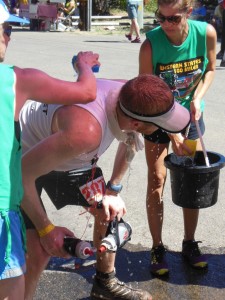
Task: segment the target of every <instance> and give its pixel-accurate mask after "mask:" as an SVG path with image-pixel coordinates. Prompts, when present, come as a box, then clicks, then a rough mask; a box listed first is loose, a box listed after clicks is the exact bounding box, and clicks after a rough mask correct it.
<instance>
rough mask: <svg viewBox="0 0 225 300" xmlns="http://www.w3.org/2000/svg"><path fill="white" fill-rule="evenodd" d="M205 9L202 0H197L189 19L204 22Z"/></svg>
mask: <svg viewBox="0 0 225 300" xmlns="http://www.w3.org/2000/svg"><path fill="white" fill-rule="evenodd" d="M206 13H207V10H206V7H205V6H204V4H203V0H197V1H196V3H195V7H194V8H193V11H192V14H191V16H190V19H192V20H198V21H205V19H206Z"/></svg>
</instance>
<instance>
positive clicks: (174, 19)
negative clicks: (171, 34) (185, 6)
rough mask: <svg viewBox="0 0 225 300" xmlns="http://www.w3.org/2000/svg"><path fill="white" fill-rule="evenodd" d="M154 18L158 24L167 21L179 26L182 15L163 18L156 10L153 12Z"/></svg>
mask: <svg viewBox="0 0 225 300" xmlns="http://www.w3.org/2000/svg"><path fill="white" fill-rule="evenodd" d="M155 16H156V18H157V20H158V21H159V23H164V22H165V21H167V22H169V23H172V24H179V23H180V21H181V19H182V17H183V15H179V16H169V17H165V16H164V15H162V14H161V13H160V12H159V11H158V10H157V11H156V12H155Z"/></svg>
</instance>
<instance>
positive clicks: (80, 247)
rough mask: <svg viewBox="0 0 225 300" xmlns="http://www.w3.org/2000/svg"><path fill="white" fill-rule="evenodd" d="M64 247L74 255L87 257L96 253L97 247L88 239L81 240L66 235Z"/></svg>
mask: <svg viewBox="0 0 225 300" xmlns="http://www.w3.org/2000/svg"><path fill="white" fill-rule="evenodd" d="M63 246H64V249H65V250H66V251H67V252H68V253H69V254H70V255H72V256H75V257H78V258H82V259H86V258H88V257H89V256H92V255H94V252H96V249H95V248H94V247H92V246H91V244H90V243H89V242H87V241H83V240H80V239H78V238H75V237H69V236H66V237H64V244H63Z"/></svg>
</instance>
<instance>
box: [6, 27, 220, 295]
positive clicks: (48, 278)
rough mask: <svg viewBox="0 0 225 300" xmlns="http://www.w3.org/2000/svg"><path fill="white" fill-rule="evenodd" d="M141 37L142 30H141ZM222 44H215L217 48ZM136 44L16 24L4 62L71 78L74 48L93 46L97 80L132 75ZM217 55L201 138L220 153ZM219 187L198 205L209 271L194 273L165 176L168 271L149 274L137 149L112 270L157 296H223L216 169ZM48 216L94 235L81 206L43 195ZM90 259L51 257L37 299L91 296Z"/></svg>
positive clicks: (141, 160) (143, 177) (105, 160)
mask: <svg viewBox="0 0 225 300" xmlns="http://www.w3.org/2000/svg"><path fill="white" fill-rule="evenodd" d="M142 40H144V35H142ZM219 46H220V45H219V43H218V45H217V48H218V49H217V50H219ZM139 48H140V44H131V43H130V42H128V41H127V40H126V38H125V37H124V31H122V30H121V32H120V31H119V30H118V31H116V32H113V31H105V32H102V31H101V32H98V31H95V32H79V31H75V32H30V31H28V30H20V29H18V30H16V29H15V30H14V32H13V34H12V38H11V42H10V45H9V47H8V51H7V55H6V60H5V62H6V63H9V64H14V65H17V66H19V67H34V68H39V69H41V70H43V71H46V72H47V73H49V74H50V75H52V76H54V77H57V78H62V79H65V80H74V79H75V75H74V71H73V69H72V66H71V59H72V56H73V55H74V54H76V53H78V52H79V51H87V50H91V51H94V52H97V53H99V55H100V61H101V67H100V71H99V73H97V74H96V76H97V77H99V78H110V79H115V78H117V79H118V78H120V79H131V78H133V77H135V76H136V75H137V74H138V53H139ZM219 64H220V61H219V60H217V67H216V75H215V80H214V82H213V84H212V86H211V87H210V89H209V90H208V92H207V94H206V97H205V100H206V109H205V113H204V119H205V122H206V133H205V135H204V142H205V146H206V149H207V150H208V151H214V152H217V153H220V154H225V147H224V146H225V139H224V125H225V118H224V117H225V116H224V114H225V101H224V94H225V85H224V76H225V68H220V67H219ZM116 148H117V143H116V142H115V143H113V145H112V146H111V147H110V148H109V149H108V150H107V152H106V153H105V154H104V155H103V156H102V157H101V159H100V161H99V165H100V166H101V167H102V169H103V172H104V174H105V179H106V181H107V180H108V179H109V178H110V174H111V171H112V166H113V160H114V156H115V152H116ZM219 179H220V185H219V192H218V201H217V203H216V204H215V205H214V206H212V207H210V208H205V209H201V211H200V217H199V224H198V228H197V231H196V240H200V241H202V244H200V247H201V249H202V251H203V252H204V253H205V254H206V255H207V256H208V260H209V268H208V270H207V271H204V272H203V271H196V270H193V269H192V268H190V267H189V266H188V265H186V263H185V262H184V261H183V260H182V258H181V255H180V251H181V245H182V239H183V218H182V210H181V208H180V207H178V206H177V205H175V204H174V203H173V202H172V200H171V188H170V176H168V179H167V182H166V186H165V192H164V198H163V199H164V208H165V216H164V225H163V241H164V244H165V245H166V246H167V247H168V250H169V251H168V252H167V257H168V263H169V267H170V275H169V277H168V278H165V279H158V278H154V277H152V275H151V274H150V272H149V250H150V248H151V243H152V241H151V237H150V233H149V229H148V224H147V217H146V212H145V196H146V185H147V168H146V162H145V155H144V152H142V153H138V154H137V155H136V157H135V159H134V161H133V163H132V165H131V167H130V170H129V172H128V173H127V175H126V176H125V178H124V179H123V185H124V188H123V191H122V193H121V196H122V197H123V199H124V201H125V202H126V206H127V214H126V216H125V220H127V221H129V222H130V223H131V225H132V228H133V234H132V239H131V241H130V242H129V243H128V244H127V245H126V246H125V247H124V248H123V249H121V250H119V251H118V254H117V261H116V270H117V276H118V277H119V279H120V280H122V281H124V282H126V283H128V284H132V285H133V286H135V287H139V288H144V289H147V290H148V291H149V292H150V293H151V294H152V295H153V299H155V300H156V299H157V300H170V299H171V300H186V299H188V300H203V299H204V300H209V299H210V300H211V299H216V300H217V299H220V300H221V299H225V271H224V270H225V237H224V228H225V217H224V214H225V204H224V201H225V199H224V196H225V187H224V180H225V170H224V169H222V170H221V171H220V175H219ZM44 200H45V203H46V206H47V211H48V214H49V215H50V218H51V219H52V222H53V223H55V224H58V225H62V226H67V227H68V228H69V229H71V230H73V231H74V232H75V234H76V235H77V236H78V237H80V238H82V239H87V240H92V231H93V219H92V218H90V217H89V216H88V215H87V214H81V213H82V212H83V210H82V208H79V207H71V206H69V207H66V208H63V209H62V210H60V211H56V209H55V208H54V207H53V206H52V204H51V203H50V202H49V200H48V197H47V196H46V195H45V197H44ZM94 263H95V260H94V257H91V258H90V259H88V260H86V261H80V260H78V259H76V260H74V259H70V260H63V259H59V258H54V259H52V260H51V262H50V264H49V266H48V268H47V269H46V271H44V273H43V275H42V277H41V280H40V283H39V285H38V288H37V292H36V295H35V298H34V299H35V300H43V299H49V300H53V299H54V300H61V299H62V300H66V299H76V300H78V299H79V300H81V299H82V300H85V299H89V294H90V290H91V287H92V280H93V275H94V273H95V269H94Z"/></svg>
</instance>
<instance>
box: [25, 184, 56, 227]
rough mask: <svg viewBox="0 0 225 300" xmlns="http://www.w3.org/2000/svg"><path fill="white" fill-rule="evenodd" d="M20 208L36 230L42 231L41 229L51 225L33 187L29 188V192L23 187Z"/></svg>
mask: <svg viewBox="0 0 225 300" xmlns="http://www.w3.org/2000/svg"><path fill="white" fill-rule="evenodd" d="M21 206H22V208H23V210H24V211H25V213H26V214H27V216H28V217H29V218H30V220H31V221H32V223H33V224H34V226H35V228H36V230H38V231H39V230H42V229H43V228H45V227H47V226H48V225H49V224H51V221H50V220H49V218H48V216H47V214H46V212H45V211H44V209H43V207H42V205H41V203H40V199H39V196H38V194H37V191H36V188H35V187H33V188H31V189H30V191H28V189H27V188H26V187H25V192H24V197H23V201H22V203H21Z"/></svg>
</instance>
